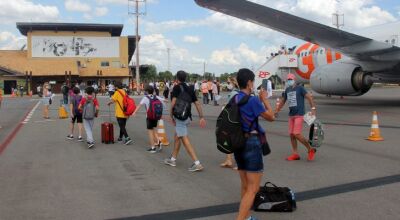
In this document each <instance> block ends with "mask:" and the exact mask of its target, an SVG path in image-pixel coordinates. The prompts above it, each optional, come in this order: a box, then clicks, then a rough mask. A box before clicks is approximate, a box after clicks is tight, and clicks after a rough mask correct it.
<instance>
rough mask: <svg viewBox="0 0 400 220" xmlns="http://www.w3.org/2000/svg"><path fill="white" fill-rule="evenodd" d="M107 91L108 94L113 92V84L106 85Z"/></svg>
mask: <svg viewBox="0 0 400 220" xmlns="http://www.w3.org/2000/svg"><path fill="white" fill-rule="evenodd" d="M108 91H109V92H113V91H115V87H114V85H113V84H110V85H108Z"/></svg>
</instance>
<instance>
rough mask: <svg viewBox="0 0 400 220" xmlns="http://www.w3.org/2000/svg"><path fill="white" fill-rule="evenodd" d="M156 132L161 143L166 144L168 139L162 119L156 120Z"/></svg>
mask: <svg viewBox="0 0 400 220" xmlns="http://www.w3.org/2000/svg"><path fill="white" fill-rule="evenodd" d="M157 134H158V138H159V139H160V141H161V144H162V145H163V146H168V145H169V141H168V137H167V134H166V133H165V128H164V121H163V120H162V119H161V120H159V121H158V126H157Z"/></svg>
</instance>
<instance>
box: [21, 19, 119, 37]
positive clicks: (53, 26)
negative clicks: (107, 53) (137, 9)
mask: <svg viewBox="0 0 400 220" xmlns="http://www.w3.org/2000/svg"><path fill="white" fill-rule="evenodd" d="M123 27H124V25H122V24H86V23H33V22H17V28H18V30H19V31H20V32H21V34H22V35H24V36H26V35H27V33H28V31H97V32H109V33H111V36H113V37H116V36H121V32H122V29H123Z"/></svg>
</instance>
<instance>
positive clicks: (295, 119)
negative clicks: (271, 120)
mask: <svg viewBox="0 0 400 220" xmlns="http://www.w3.org/2000/svg"><path fill="white" fill-rule="evenodd" d="M295 80H296V77H295V75H294V74H291V73H290V74H288V76H287V85H288V87H287V88H286V90H285V93H284V97H283V100H282V102H281V103H280V104H279V106H277V109H276V114H277V113H279V112H280V110H281V109H282V107H283V106H284V105H285V103H286V101H287V102H288V105H289V135H290V142H291V144H292V154H291V155H290V156H289V157H287V158H286V160H289V161H293V160H300V156H299V152H298V150H297V141H300V143H302V144H303V145H304V146H305V147H306V148H307V150H308V158H307V159H308V161H312V160H314V157H315V152H316V149H314V148H312V147H311V145H310V143H308V141H307V140H306V138H305V137H304V136H303V135H302V129H303V120H304V114H305V110H304V99H305V98H306V99H307V100H308V102H309V103H310V106H311V112H312V114H313V115H315V113H316V107H315V103H314V101H313V98H312V96H311V95H310V93H308V92H307V91H306V90H305V89H304V87H303V86H300V85H297V84H296V81H295Z"/></svg>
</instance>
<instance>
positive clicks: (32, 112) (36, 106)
mask: <svg viewBox="0 0 400 220" xmlns="http://www.w3.org/2000/svg"><path fill="white" fill-rule="evenodd" d="M39 104H40V102H38V103H36V105H35V106H34V107H33V108H32V110H31V111H30V112H29V113H28V115H26V116H25V120H24V121H23V122H21V123H22V124H27V123H28V122H29V121H30V120H31V118H32V116H33V114H34V113H35V111H36V109H37V108H38V107H39Z"/></svg>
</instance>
